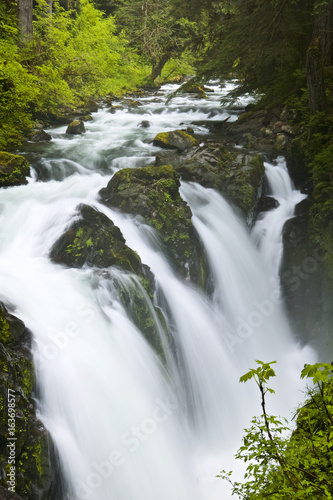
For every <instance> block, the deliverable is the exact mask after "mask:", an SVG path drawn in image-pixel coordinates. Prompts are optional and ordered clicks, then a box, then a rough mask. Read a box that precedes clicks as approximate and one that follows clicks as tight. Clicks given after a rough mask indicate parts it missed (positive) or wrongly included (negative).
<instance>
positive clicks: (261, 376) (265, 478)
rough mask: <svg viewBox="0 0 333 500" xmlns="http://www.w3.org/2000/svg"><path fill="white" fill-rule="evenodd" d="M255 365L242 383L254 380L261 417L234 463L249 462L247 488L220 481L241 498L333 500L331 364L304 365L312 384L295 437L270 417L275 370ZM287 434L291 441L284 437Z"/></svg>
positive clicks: (224, 474) (299, 413)
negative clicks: (268, 401)
mask: <svg viewBox="0 0 333 500" xmlns="http://www.w3.org/2000/svg"><path fill="white" fill-rule="evenodd" d="M274 363H275V361H272V362H270V363H264V362H262V361H259V360H257V364H258V368H256V369H251V370H250V371H249V372H247V373H246V374H245V375H243V376H242V377H241V378H240V382H247V381H248V380H251V379H253V380H254V381H255V382H256V384H257V386H258V388H259V391H260V396H261V406H262V411H263V413H262V415H261V416H260V417H254V418H253V419H252V426H251V427H250V428H248V429H245V432H246V434H245V436H244V437H243V445H242V446H241V447H240V448H239V450H238V452H237V454H236V455H235V457H236V458H237V459H240V460H243V461H244V462H248V465H247V468H246V472H245V474H244V479H245V482H243V483H240V482H233V481H232V479H231V474H232V473H231V472H226V471H225V470H223V471H222V472H221V473H220V475H219V476H218V477H221V478H222V479H225V480H227V481H229V482H230V483H231V485H232V494H233V495H238V497H239V498H244V499H247V500H253V499H258V498H260V499H261V498H266V497H267V498H270V499H273V500H277V499H285V500H286V499H291V498H292V499H300V500H301V499H308V500H310V499H313V498H318V499H319V498H320V499H324V498H325V499H332V498H333V472H332V471H333V467H332V466H333V425H332V424H333V382H332V370H333V366H332V365H330V364H327V363H316V364H314V365H305V366H304V369H303V370H302V372H301V378H310V379H312V382H313V387H312V388H309V389H308V390H307V399H306V401H305V404H304V405H303V406H302V407H301V408H299V409H298V410H297V412H296V422H297V426H296V429H295V430H294V431H293V432H292V433H291V431H290V428H289V427H288V426H287V425H286V424H287V421H286V420H285V419H282V420H281V419H279V418H277V417H275V416H272V415H268V414H267V411H266V398H265V396H266V394H267V392H270V393H274V391H273V389H271V388H269V387H268V386H267V382H268V380H269V379H270V378H271V377H274V376H275V372H274V370H273V368H272V366H271V365H272V364H274ZM287 431H289V435H286V432H287Z"/></svg>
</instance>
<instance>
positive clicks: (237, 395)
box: [0, 85, 314, 500]
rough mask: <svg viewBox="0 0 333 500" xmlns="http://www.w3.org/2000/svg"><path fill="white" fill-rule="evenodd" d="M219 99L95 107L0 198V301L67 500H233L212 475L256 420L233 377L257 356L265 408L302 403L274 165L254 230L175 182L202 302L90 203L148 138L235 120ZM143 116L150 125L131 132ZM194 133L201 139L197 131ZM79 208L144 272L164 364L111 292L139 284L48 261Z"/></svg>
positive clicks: (144, 156)
mask: <svg viewBox="0 0 333 500" xmlns="http://www.w3.org/2000/svg"><path fill="white" fill-rule="evenodd" d="M213 87H214V90H215V92H214V93H211V94H209V99H207V100H203V99H202V100H197V99H195V98H194V97H193V96H192V97H191V96H184V95H182V96H178V97H176V98H175V99H173V100H172V101H171V102H170V103H169V104H166V97H167V94H168V93H169V92H170V91H172V90H175V87H174V86H171V85H166V86H164V87H163V89H162V90H161V91H158V92H156V93H155V94H154V95H146V96H141V97H139V98H138V99H137V100H138V101H139V102H140V103H141V106H139V107H137V108H131V109H119V110H117V111H116V112H115V113H114V114H111V113H109V112H108V110H107V108H102V109H100V110H99V111H98V112H97V113H94V114H93V121H91V122H87V123H86V129H87V132H86V133H85V134H84V135H80V136H69V135H66V133H65V131H66V127H65V126H63V127H57V128H53V129H52V130H49V131H48V132H49V133H50V134H51V135H52V141H51V142H50V143H47V144H38V145H30V146H28V147H27V148H26V150H25V151H23V154H25V155H26V156H27V157H28V158H29V160H30V162H31V171H32V177H31V179H30V180H29V184H28V185H27V186H19V187H15V188H10V189H4V190H2V191H1V193H0V203H1V213H0V224H1V228H2V232H1V234H2V236H1V240H0V255H1V258H0V273H1V289H0V299H1V300H2V301H4V302H5V303H6V304H11V305H13V306H15V308H16V309H15V314H16V315H17V316H18V317H20V318H21V319H22V320H23V321H24V322H25V324H26V325H27V326H28V328H29V329H30V330H31V331H32V333H33V339H34V343H33V353H34V361H35V366H36V373H37V384H38V393H39V411H40V416H41V419H42V420H43V422H44V424H45V426H46V428H47V429H48V430H49V431H50V433H51V436H52V438H53V441H54V443H55V444H56V447H57V449H58V451H59V456H60V460H61V465H62V471H63V475H64V478H65V484H66V495H65V498H67V499H70V500H156V499H158V500H218V499H229V498H230V487H229V485H228V484H227V483H224V482H223V481H222V480H221V479H219V478H216V477H215V476H216V475H217V474H218V473H219V471H220V470H221V469H222V468H223V469H228V470H229V469H233V470H236V473H237V471H238V472H239V471H240V470H241V467H240V466H239V465H237V464H235V463H234V460H233V458H232V457H233V455H234V453H235V452H236V450H237V449H238V447H239V446H240V444H241V436H242V432H243V431H242V429H243V427H245V426H247V425H249V423H250V419H251V417H252V415H255V414H259V413H261V409H260V400H259V394H258V393H257V391H256V387H255V384H251V382H249V383H247V384H245V385H244V384H240V383H239V382H238V380H239V377H240V376H241V375H242V374H243V373H244V372H246V371H247V370H248V369H249V368H250V367H254V366H255V359H262V360H264V361H272V360H277V361H278V364H277V370H276V371H277V375H278V376H277V379H276V381H274V382H273V386H274V388H275V389H276V392H277V394H276V397H274V398H273V397H270V398H269V402H268V406H269V412H271V413H273V414H279V413H284V415H285V416H287V417H289V416H290V410H291V409H292V408H294V407H296V406H297V403H298V402H299V401H300V400H301V399H302V397H301V394H300V392H299V390H300V388H301V387H302V386H301V384H300V381H299V373H300V370H301V368H302V367H303V364H304V362H312V361H313V360H314V354H313V353H312V351H311V350H310V349H309V348H302V349H301V348H300V347H299V346H298V345H297V343H296V341H295V336H294V333H293V332H292V331H291V329H290V326H289V324H288V321H287V318H286V315H285V311H284V305H283V298H282V297H281V294H280V286H279V277H278V272H279V265H280V261H281V256H282V251H283V248H282V228H283V224H284V222H285V221H286V220H287V219H288V218H289V217H292V215H293V212H294V207H295V205H296V203H298V202H299V201H301V200H302V199H303V198H304V196H303V195H302V194H301V193H299V192H298V191H297V190H295V189H294V187H293V185H292V182H291V181H290V178H289V175H288V171H287V168H286V165H285V162H284V159H283V158H279V159H278V160H277V162H275V163H274V164H269V163H266V175H267V178H268V181H269V184H270V188H271V191H272V195H273V196H274V197H275V198H276V199H277V200H278V201H279V206H278V208H276V209H274V210H272V211H270V212H268V213H267V214H266V215H265V217H263V218H261V219H260V220H259V221H258V222H257V224H256V225H255V227H254V228H253V230H252V233H251V232H250V231H249V229H248V227H247V226H246V223H245V222H244V221H243V220H242V219H241V218H240V216H239V215H237V214H236V213H235V212H234V210H233V208H232V207H231V206H230V205H229V204H228V203H227V201H226V200H224V199H223V198H222V196H221V195H220V194H218V193H217V192H216V191H214V190H211V189H206V188H203V187H202V186H199V185H196V184H193V183H185V182H182V185H181V195H182V197H183V198H184V200H186V201H187V203H188V204H189V206H190V207H191V209H192V213H193V224H194V226H195V228H196V230H197V232H198V234H199V235H200V239H201V242H202V245H203V247H204V249H205V252H206V255H207V260H208V263H209V267H210V271H211V275H212V287H213V293H210V294H209V295H208V294H205V293H204V292H203V291H202V290H199V289H197V288H195V287H194V286H193V285H191V284H190V283H188V282H187V281H184V280H183V279H182V278H181V277H179V276H177V275H176V274H175V273H174V271H173V269H171V267H170V265H169V263H168V261H167V259H166V257H165V255H164V252H163V246H161V244H160V242H159V241H158V238H157V237H156V234H155V233H154V231H153V230H152V228H150V227H148V226H147V225H146V224H144V222H142V220H140V221H138V220H135V219H133V218H130V217H128V216H124V215H121V214H119V213H117V212H116V211H113V210H110V209H109V208H107V207H105V206H104V205H101V204H100V202H99V199H98V192H99V190H100V189H101V188H103V187H105V186H106V184H107V182H108V181H109V179H110V177H111V176H112V175H113V174H114V173H115V172H116V171H117V170H118V169H121V168H124V167H132V168H135V167H140V166H144V165H148V164H149V163H150V162H153V161H154V158H155V155H156V154H157V152H158V151H159V149H158V148H156V147H154V146H153V145H152V139H153V138H154V136H155V135H156V134H157V133H158V132H162V131H169V130H175V129H178V128H180V127H184V126H188V125H191V122H192V121H194V120H206V119H207V118H208V117H209V116H212V115H213V116H212V118H211V119H212V120H223V119H225V118H227V117H230V118H229V120H235V119H236V118H237V113H238V112H237V111H235V110H228V109H226V108H222V107H221V106H220V104H219V102H220V98H221V97H222V96H223V95H224V94H225V92H226V90H227V89H223V90H221V89H219V88H218V87H217V86H214V85H213ZM240 104H245V98H244V99H243V102H241V103H240ZM142 120H148V121H149V122H150V126H149V127H148V128H144V127H140V126H139V125H140V123H141V122H142ZM194 128H195V131H196V132H198V133H200V135H201V137H202V140H205V135H207V131H205V129H204V128H199V127H194ZM80 203H85V204H88V205H92V206H94V207H95V208H98V209H99V210H100V211H102V212H104V214H106V215H107V216H108V217H109V218H110V219H112V220H113V222H114V223H115V224H116V225H117V226H118V227H119V228H120V229H121V231H122V233H123V235H124V237H125V239H126V243H127V245H128V246H129V247H131V248H132V249H133V250H135V251H136V252H137V253H138V254H139V255H140V257H141V259H142V262H143V263H144V264H147V265H148V266H149V267H150V269H151V270H152V272H153V274H154V276H155V281H156V290H157V292H158V293H156V296H155V305H156V306H158V307H159V308H160V310H161V311H162V312H163V314H164V317H165V322H166V325H168V326H169V329H170V332H171V333H172V337H173V339H174V346H173V348H172V349H171V347H170V346H169V344H168V342H167V340H166V339H165V335H164V332H163V328H162V327H161V325H159V324H158V323H159V320H158V318H157V316H156V317H155V320H156V323H157V327H158V329H159V331H160V335H161V341H162V344H163V345H164V350H165V360H166V361H165V363H164V364H163V363H162V362H161V361H160V359H159V358H158V356H157V355H156V354H155V353H154V352H153V350H152V348H151V347H150V345H149V344H148V343H147V341H146V340H145V338H144V336H143V335H142V333H141V332H140V331H139V330H138V328H137V326H135V325H134V324H133V322H132V321H131V319H130V318H129V317H128V316H127V315H126V313H125V310H124V308H123V306H122V304H121V302H120V300H119V297H118V296H117V290H116V287H114V286H113V281H114V280H118V281H119V280H120V281H121V282H122V283H123V286H124V287H125V288H127V290H128V293H131V287H133V286H135V287H140V286H141V285H140V283H139V282H138V281H137V280H136V279H135V277H130V276H129V275H128V273H125V272H123V271H120V270H117V269H109V270H108V272H101V271H100V270H96V269H93V268H88V267H87V268H83V269H68V268H64V267H62V266H59V265H55V264H54V263H52V262H51V261H50V259H49V252H50V249H51V247H52V245H53V244H54V242H55V241H56V240H57V239H58V238H59V237H60V236H61V235H62V234H63V232H64V231H65V229H66V228H68V226H69V225H70V222H71V221H73V219H75V218H76V217H77V212H76V207H77V206H78V205H79V204H80ZM142 293H144V292H142ZM146 300H147V303H148V305H149V307H150V308H151V310H152V311H153V312H154V309H153V305H152V304H151V302H150V299H149V297H148V296H146ZM153 312H152V314H153ZM175 352H176V353H177V356H175Z"/></svg>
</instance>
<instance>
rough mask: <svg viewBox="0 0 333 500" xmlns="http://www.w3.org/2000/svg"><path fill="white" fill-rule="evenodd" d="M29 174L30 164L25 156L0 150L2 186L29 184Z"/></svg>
mask: <svg viewBox="0 0 333 500" xmlns="http://www.w3.org/2000/svg"><path fill="white" fill-rule="evenodd" d="M29 175H30V166H29V163H28V161H27V160H26V159H25V158H24V157H23V156H20V155H13V154H11V153H7V152H4V151H1V152H0V187H5V186H19V185H21V184H28V181H27V179H26V177H27V176H29Z"/></svg>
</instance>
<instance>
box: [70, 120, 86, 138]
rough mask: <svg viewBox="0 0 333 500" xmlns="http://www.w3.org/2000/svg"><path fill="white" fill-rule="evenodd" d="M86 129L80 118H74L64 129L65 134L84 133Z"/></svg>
mask: <svg viewBox="0 0 333 500" xmlns="http://www.w3.org/2000/svg"><path fill="white" fill-rule="evenodd" d="M85 131H86V128H85V126H84V123H83V121H82V120H74V121H73V122H71V123H70V124H69V125H68V127H67V130H66V134H70V135H80V134H84V133H85Z"/></svg>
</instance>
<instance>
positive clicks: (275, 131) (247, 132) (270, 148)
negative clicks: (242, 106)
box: [223, 108, 302, 155]
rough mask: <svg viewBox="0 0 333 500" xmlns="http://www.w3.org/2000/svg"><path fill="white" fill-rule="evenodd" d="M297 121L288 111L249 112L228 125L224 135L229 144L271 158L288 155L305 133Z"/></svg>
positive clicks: (284, 109)
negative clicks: (237, 145) (265, 154)
mask: <svg viewBox="0 0 333 500" xmlns="http://www.w3.org/2000/svg"><path fill="white" fill-rule="evenodd" d="M294 118H295V115H294V114H293V112H292V111H288V110H287V109H286V108H273V109H264V110H260V111H247V112H246V113H243V114H241V115H240V116H239V118H238V120H237V121H236V122H233V123H228V126H227V127H225V128H224V131H223V132H224V134H225V136H226V138H227V139H228V140H229V141H231V142H235V143H236V144H242V145H243V146H244V147H246V148H252V149H256V150H258V151H262V152H266V153H268V154H270V155H271V154H273V155H277V154H281V153H283V154H285V153H287V152H288V151H289V150H290V148H291V146H292V141H293V139H294V138H295V137H297V136H298V135H299V134H300V133H301V132H302V129H301V127H300V125H299V124H294V122H293V119H294Z"/></svg>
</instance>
